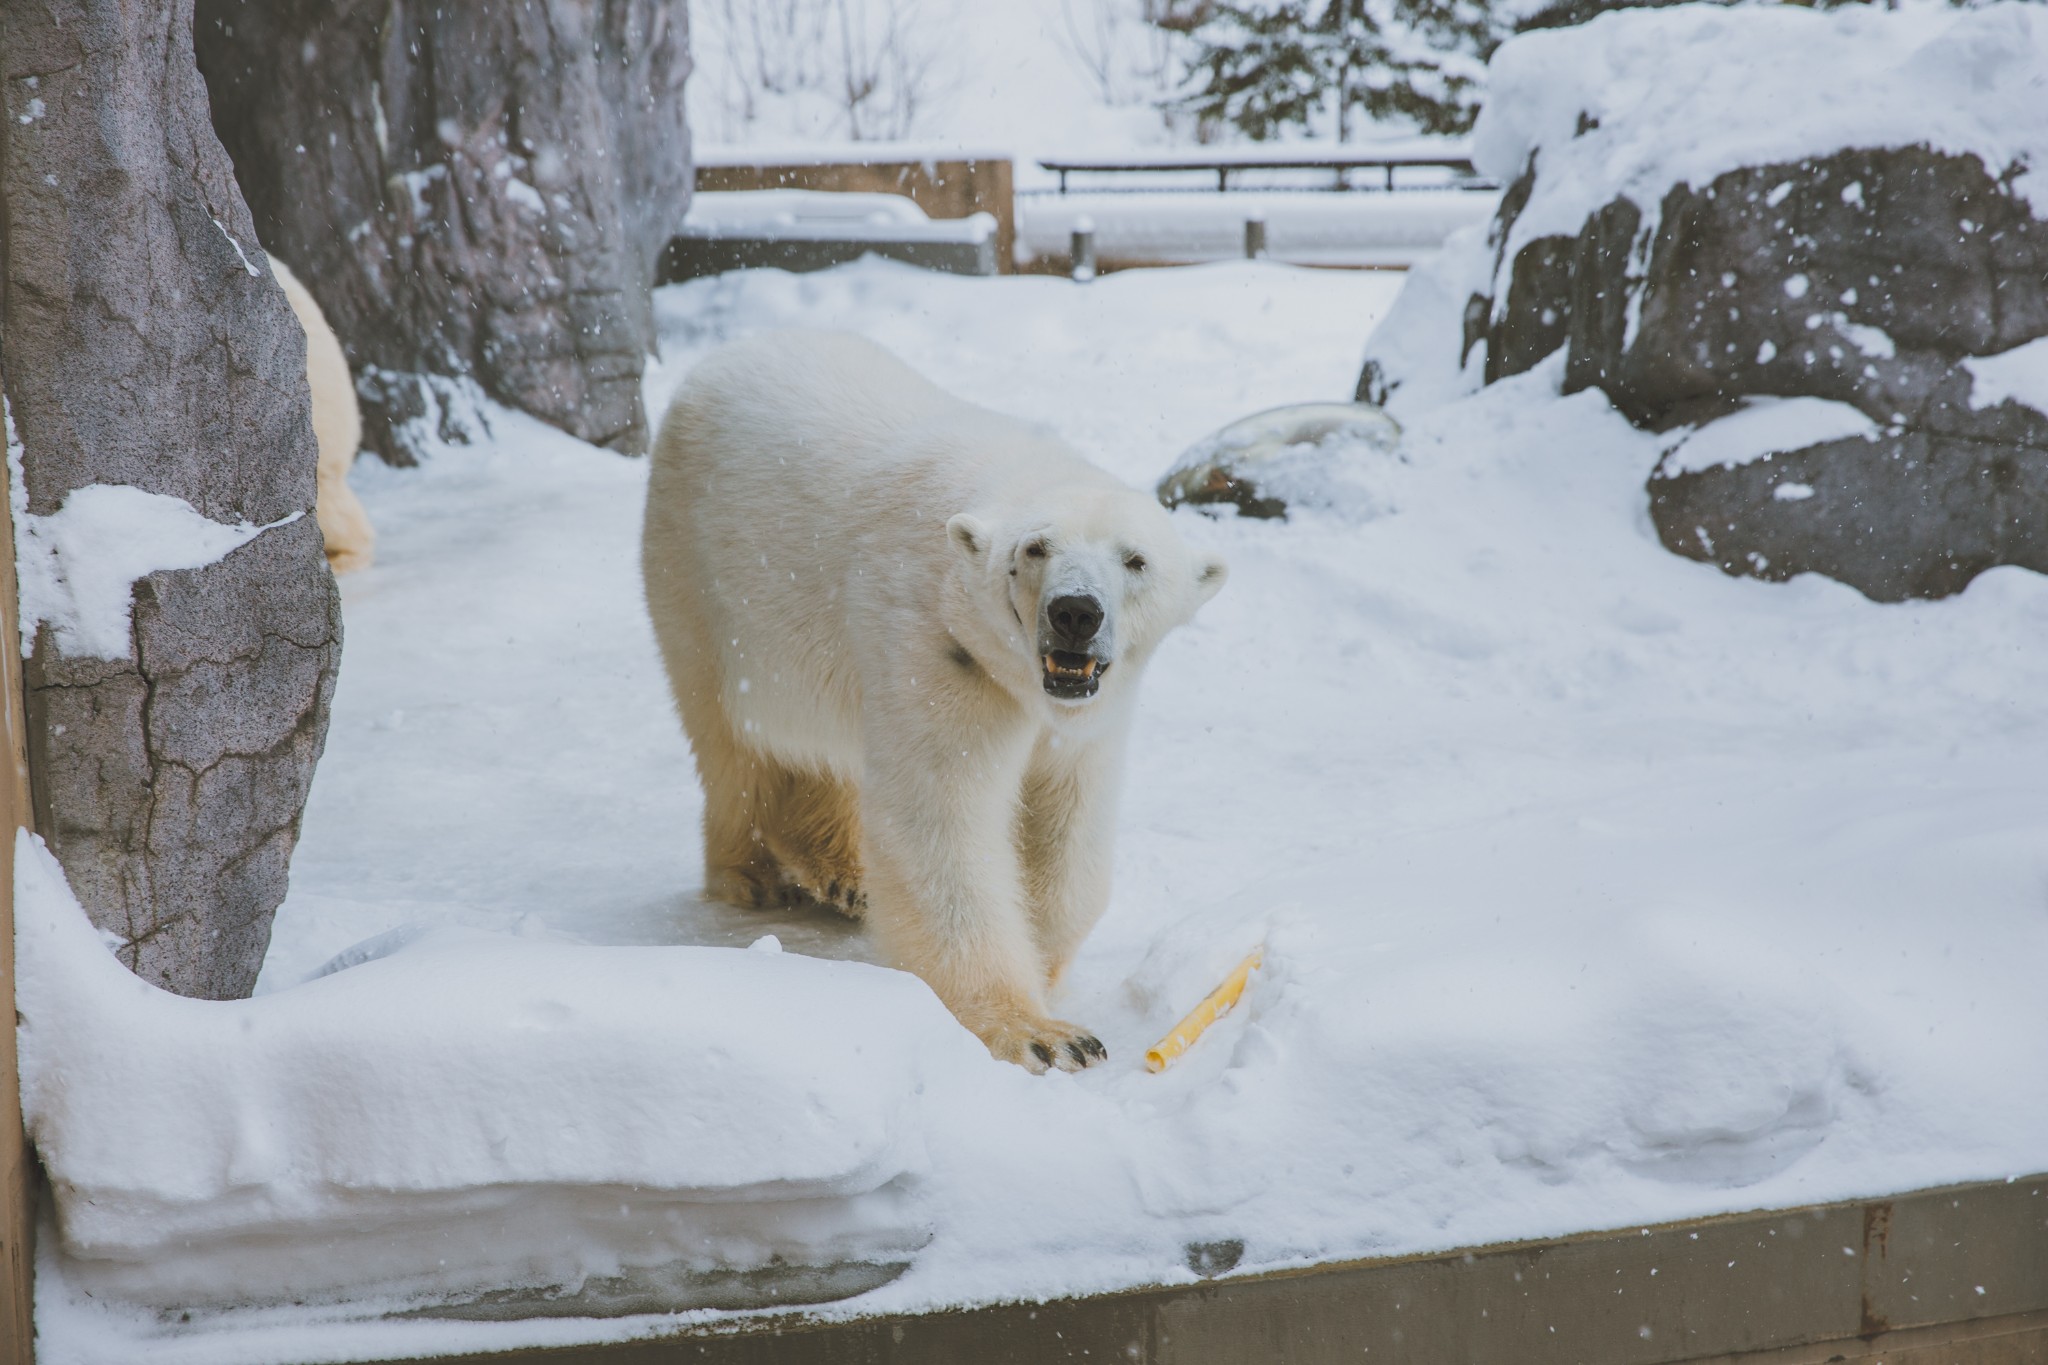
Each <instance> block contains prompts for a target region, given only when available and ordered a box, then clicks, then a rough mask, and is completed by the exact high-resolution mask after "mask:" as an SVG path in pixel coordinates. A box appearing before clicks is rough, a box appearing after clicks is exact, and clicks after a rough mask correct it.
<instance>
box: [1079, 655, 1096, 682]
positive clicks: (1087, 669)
mask: <svg viewBox="0 0 2048 1365" xmlns="http://www.w3.org/2000/svg"><path fill="white" fill-rule="evenodd" d="M1081 676H1082V677H1084V678H1092V677H1094V676H1095V660H1093V659H1090V660H1089V661H1088V662H1087V663H1085V664H1082V665H1081Z"/></svg>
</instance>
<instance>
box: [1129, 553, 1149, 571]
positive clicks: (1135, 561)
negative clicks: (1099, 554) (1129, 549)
mask: <svg viewBox="0 0 2048 1365" xmlns="http://www.w3.org/2000/svg"><path fill="white" fill-rule="evenodd" d="M1124 567H1125V568H1126V569H1129V570H1130V571H1131V572H1132V573H1143V572H1145V556H1143V555H1141V554H1128V555H1125V556H1124Z"/></svg>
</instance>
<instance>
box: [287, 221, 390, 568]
mask: <svg viewBox="0 0 2048 1365" xmlns="http://www.w3.org/2000/svg"><path fill="white" fill-rule="evenodd" d="M270 273H271V274H272V275H275V276H276V277H277V282H278V283H279V284H281V285H283V286H284V296H285V298H286V299H288V300H290V302H291V305H292V312H293V313H295V314H297V315H298V319H299V326H301V327H303V328H305V330H306V386H307V387H308V388H310V389H311V390H312V391H313V439H314V440H315V441H316V442H317V443H318V444H319V446H320V464H319V468H318V472H317V474H316V476H315V479H316V482H315V492H314V501H313V516H314V519H315V520H317V521H318V522H319V523H320V535H321V538H322V539H323V540H325V541H326V542H327V563H328V566H329V567H330V568H332V569H333V570H334V572H336V573H352V572H354V571H355V570H357V569H366V568H368V567H369V566H370V557H371V554H372V553H373V552H374V550H375V549H376V545H377V532H376V530H375V529H374V528H372V527H371V525H370V514H369V513H368V512H366V511H364V510H363V504H362V501H361V500H360V499H358V498H357V497H356V495H355V490H354V489H352V488H350V487H349V486H348V470H349V466H350V465H352V464H354V463H355V459H356V449H357V447H359V446H361V445H362V443H363V417H362V412H361V410H360V409H358V408H357V407H356V386H355V382H354V381H353V380H351V379H350V378H349V373H348V357H347V356H345V355H343V354H342V350H341V341H340V340H339V339H338V338H337V337H336V336H335V335H334V329H333V328H332V327H330V326H328V325H327V315H326V314H325V313H322V312H321V311H320V305H319V304H318V303H316V302H314V300H313V296H312V295H311V294H309V293H307V292H306V286H305V285H303V284H300V283H299V278H298V276H296V275H294V274H292V272H291V270H290V268H289V267H287V266H286V265H285V263H284V262H283V261H280V260H279V259H277V257H275V256H272V257H271V258H270Z"/></svg>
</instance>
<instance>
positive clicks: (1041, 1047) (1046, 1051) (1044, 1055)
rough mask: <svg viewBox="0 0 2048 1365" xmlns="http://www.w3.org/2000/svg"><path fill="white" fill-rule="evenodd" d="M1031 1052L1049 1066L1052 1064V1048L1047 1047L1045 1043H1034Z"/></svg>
mask: <svg viewBox="0 0 2048 1365" xmlns="http://www.w3.org/2000/svg"><path fill="white" fill-rule="evenodd" d="M1031 1053H1032V1055H1033V1056H1035V1057H1037V1058H1038V1060H1039V1061H1041V1062H1044V1063H1045V1064H1046V1065H1047V1066H1051V1065H1052V1049H1051V1048H1049V1047H1047V1046H1046V1045H1045V1044H1044V1043H1033V1044H1032V1045H1031Z"/></svg>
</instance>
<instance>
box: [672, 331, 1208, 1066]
mask: <svg viewBox="0 0 2048 1365" xmlns="http://www.w3.org/2000/svg"><path fill="white" fill-rule="evenodd" d="M641 567H642V572H643V574H644V577H645V584H646V591H647V604H648V608H649V611H650V613H651V615H652V617H653V622H654V629H655V634H656V636H657V637H658V638H659V640H660V644H661V651H662V657H663V661H664V662H665V664H666V665H667V669H668V675H669V682H670V684H671V686H672V687H673V689H674V692H675V700H676V705H677V708H678V709H679V710H680V711H681V713H682V720H683V728H684V729H685V730H686V731H687V732H688V734H689V738H690V746H691V749H692V750H693V752H694V754H695V757H696V762H697V771H698V775H699V777H700V778H701V779H702V781H703V785H704V805H705V808H704V863H705V876H706V881H707V887H708V889H709V891H710V894H712V895H714V896H716V897H718V898H720V899H725V900H733V901H738V902H740V903H743V904H748V903H751V904H756V905H759V904H764V903H768V902H771V901H776V900H785V899H788V900H816V901H820V902H823V903H825V904H828V905H831V906H834V907H836V908H837V909H839V910H841V911H842V912H845V913H847V914H850V915H854V916H856V917H864V918H865V919H866V920H867V921H868V923H869V925H870V926H871V927H872V929H873V930H874V931H875V933H876V934H877V936H878V938H879V939H880V940H881V943H882V946H883V948H884V950H885V951H886V952H888V953H890V954H891V955H893V957H894V958H895V960H896V961H897V962H898V963H899V965H901V966H903V967H906V968H908V969H909V970H911V971H914V972H916V973H917V974H918V975H919V976H921V977H923V978H924V979H925V981H926V982H928V983H929V984H930V985H931V987H932V989H933V990H934V991H936V992H937V993H938V996H939V998H940V999H941V1000H943V1001H945V1003H946V1004H947V1006H948V1007H949V1008H951V1009H952V1011H953V1013H954V1014H955V1015H956V1016H957V1017H958V1018H959V1019H960V1021H961V1022H962V1023H963V1024H965V1025H966V1026H967V1027H968V1028H969V1029H971V1030H972V1031H973V1032H974V1033H976V1034H977V1035H979V1036H980V1038H981V1039H982V1041H983V1042H984V1043H986V1044H987V1045H988V1048H989V1051H990V1052H991V1053H993V1054H994V1055H995V1056H997V1057H999V1058H1002V1059H1005V1060H1007V1061H1013V1062H1017V1063H1020V1064H1022V1065H1024V1066H1026V1067H1028V1068H1030V1069H1031V1070H1033V1071H1044V1070H1045V1069H1046V1068H1048V1067H1058V1068H1060V1069H1062V1070H1067V1071H1074V1070H1079V1069H1080V1068H1082V1067H1085V1066H1088V1065H1090V1064H1091V1063H1093V1062H1096V1061H1099V1060H1101V1059H1103V1058H1105V1057H1106V1056H1107V1055H1108V1053H1107V1051H1106V1050H1105V1049H1104V1047H1103V1045H1102V1043H1101V1042H1100V1041H1099V1040H1098V1039H1096V1038H1095V1037H1094V1036H1093V1035H1091V1034H1090V1033H1089V1032H1088V1031H1087V1030H1086V1029H1084V1028H1082V1027H1080V1026H1078V1025H1075V1024H1070V1023H1066V1022H1063V1021H1061V1020H1059V1019H1055V1018H1053V1017H1051V1016H1050V1014H1049V1013H1048V1012H1047V1008H1046V1004H1045V998H1046V994H1047V992H1048V991H1049V989H1050V988H1051V987H1052V985H1053V984H1054V983H1055V982H1056V981H1057V980H1058V979H1059V976H1060V973H1061V971H1062V969H1063V968H1064V967H1065V966H1066V965H1067V962H1068V960H1069V959H1070V958H1071V957H1072V956H1073V954H1074V951H1075V949H1076V948H1077V947H1078V946H1079V944H1080V941H1081V939H1082V937H1083V935H1085V934H1086V933H1087V932H1088V930H1089V928H1090V927H1091V926H1092V925H1093V924H1094V923H1095V921H1096V919H1097V918H1098V917H1099V916H1100V915H1101V914H1102V911H1103V908H1104V907H1105V905H1106V904H1107V902H1108V899H1109V872H1110V845H1111V839H1112V836H1113V833H1114V825H1115V816H1116V804H1117V790H1118V784H1119V781H1120V774H1121V770H1122V767H1123V755H1124V746H1125V738H1126V736H1127V734H1128V732H1129V729H1130V722H1131V714H1132V704H1133V701H1134V699H1135V696H1136V692H1137V685H1138V678H1139V675H1140V674H1141V673H1142V672H1143V671H1144V668H1145V665H1146V663H1147V661H1148V660H1149V659H1150V658H1151V656H1152V653H1153V651H1154V650H1155V649H1156V648H1157V647H1158V645H1159V642H1160V641H1161V639H1163V638H1164V637H1165V635H1166V633H1167V632H1168V631H1170V630H1172V629H1173V628H1174V627H1175V626H1178V625H1180V624H1182V623H1183V622H1185V621H1187V620H1188V619H1189V618H1190V617H1191V616H1192V615H1193V614H1194V612H1195V609H1196V608H1197V607H1199V606H1200V605H1201V604H1202V603H1203V602H1205V601H1207V600H1208V599H1209V598H1210V597H1211V596H1213V595H1214V594H1215V592H1216V590H1217V589H1218V588H1220V587H1222V585H1223V580H1224V577H1225V575H1226V573H1227V570H1226V568H1225V565H1224V563H1223V561H1222V560H1221V559H1218V558H1215V557H1213V556H1207V555H1198V554H1195V553H1193V552H1191V551H1190V549H1189V548H1188V547H1187V546H1186V545H1185V544H1183V543H1182V541H1181V538H1180V535H1179V533H1178V532H1177V531H1176V530H1175V529H1174V527H1173V525H1172V522H1171V521H1170V519H1169V518H1168V516H1167V514H1166V513H1165V511H1164V510H1162V509H1161V508H1160V507H1159V505H1158V504H1157V503H1156V502H1154V501H1153V500H1152V499H1151V498H1150V497H1148V496H1146V495H1145V494H1142V493H1139V492H1137V491H1136V490H1134V489H1131V488H1128V487H1126V486H1125V485H1123V484H1121V483H1118V482H1117V481H1116V480H1114V479H1112V478H1111V477H1110V476H1109V475H1108V474H1106V473H1104V472H1103V471H1102V470H1100V469H1097V468H1096V467H1095V466H1093V465H1091V464H1088V463H1087V462H1086V461H1084V460H1082V459H1081V458H1080V457H1079V456H1078V455H1076V454H1075V453H1074V452H1073V451H1072V450H1071V449H1070V448H1069V447H1068V446H1067V445H1066V444H1065V443H1064V442H1062V441H1061V440H1060V439H1059V438H1058V437H1057V436H1055V435H1054V434H1053V433H1052V432H1051V431H1049V430H1047V429H1045V428H1042V427H1037V426H1033V425H1030V424H1027V423H1025V422H1021V421H1018V420H1015V419H1013V418H1009V417H1004V416H1001V415H999V414H997V413H994V412H990V411H988V410H986V409H983V408H979V407H975V406H973V405H971V404H968V403H966V402H963V401H962V400H960V399H958V398H955V397H953V396H951V395H950V394H947V393H945V392H943V391H942V390H940V389H939V388H937V387H935V386H934V385H932V384H931V383H929V382H928V381H926V380H925V379H924V378H922V377H921V376H919V375H918V374H916V373H914V372H913V371H911V370H910V369H909V368H907V367H906V366H905V365H903V364H902V362H900V361H898V360H897V359H895V358H894V357H893V356H891V355H890V354H889V353H888V352H886V351H884V350H882V349H881V348H880V347H878V346H876V345H874V344H872V343H871V342H868V341H865V340H863V339H861V338H859V337H855V336H850V335H844V334H836V333H812V332H781V333H771V334H768V335H764V336H758V337H754V338H751V339H748V340H745V341H740V342H736V343H733V344H731V345H728V346H725V347H723V348H721V349H720V350H718V351H716V352H714V353H713V354H712V355H711V356H709V357H708V358H706V359H705V360H704V361H703V362H702V363H701V364H700V365H698V366H697V368H696V369H695V370H694V371H693V372H692V373H691V374H690V376H689V378H688V380H687V381H686V382H685V383H684V385H683V386H682V388H681V390H680V391H679V392H678V394H677V395H676V397H675V399H674V401H673V402H672V403H671V404H670V407H669V410H668V414H667V417H666V418H665V419H664V421H663V423H662V427H661V433H660V436H659V437H658V439H657V441H656V443H655V450H654V458H653V468H652V470H651V472H650V481H649V485H648V492H647V517H646V527H645V534H644V537H643V541H642V560H641Z"/></svg>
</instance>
